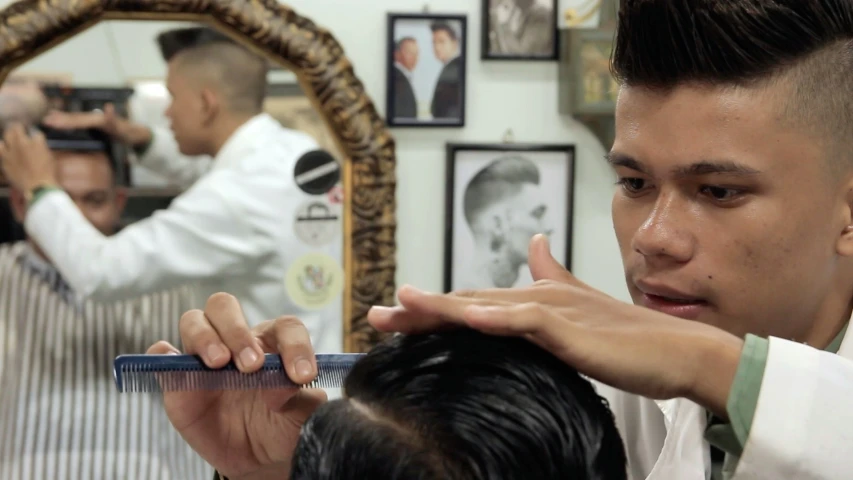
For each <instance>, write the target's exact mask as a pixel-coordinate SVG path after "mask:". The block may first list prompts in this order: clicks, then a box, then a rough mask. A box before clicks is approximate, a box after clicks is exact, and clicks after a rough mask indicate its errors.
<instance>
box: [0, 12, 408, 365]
mask: <svg viewBox="0 0 853 480" xmlns="http://www.w3.org/2000/svg"><path fill="white" fill-rule="evenodd" d="M103 20H159V21H194V22H204V23H207V24H210V25H212V26H214V27H216V28H218V29H220V30H221V31H223V32H224V33H226V34H228V35H230V36H232V37H233V38H235V39H236V40H238V41H240V42H241V43H242V44H243V45H245V46H246V47H248V48H250V49H252V50H253V51H255V52H258V53H261V54H264V55H265V56H267V57H269V58H270V59H272V60H275V61H277V62H279V63H281V64H282V66H284V67H285V68H288V69H290V70H292V71H293V72H294V73H295V74H296V77H297V78H298V80H299V84H300V86H301V87H302V90H303V91H304V92H305V93H306V95H307V96H308V97H309V98H310V99H311V101H312V102H313V104H314V106H315V108H317V109H318V111H320V112H321V114H322V116H323V118H324V120H325V122H326V124H327V125H328V127H329V129H330V130H331V131H332V132H334V134H335V139H336V142H337V143H338V146H339V148H340V150H341V152H343V153H344V155H345V156H346V158H345V160H344V162H343V186H344V211H345V212H346V214H345V215H344V228H343V231H344V270H345V272H346V282H345V288H344V302H343V304H344V308H343V310H344V312H343V324H344V325H343V329H344V350H345V351H349V352H362V351H366V350H367V349H369V348H370V347H371V346H372V345H374V344H375V343H376V342H377V341H379V340H380V338H381V335H379V334H378V333H377V332H376V331H375V330H374V329H373V328H372V327H370V325H369V324H368V323H367V320H366V316H367V311H368V309H369V308H370V306H372V305H393V303H394V293H395V284H394V274H395V270H396V263H395V257H396V243H395V233H396V219H395V208H396V201H395V189H396V175H395V163H396V161H395V158H396V157H395V146H394V140H393V138H392V137H391V134H390V133H389V131H388V130H387V128H386V125H385V122H384V121H383V119H382V118H381V117H380V116H379V114H378V113H377V111H376V108H375V107H374V104H373V101H372V100H371V99H370V97H369V96H368V95H367V93H366V92H365V89H364V86H363V85H362V83H361V81H360V80H359V79H358V77H356V75H355V73H354V71H353V67H352V63H351V62H350V60H349V59H348V58H347V57H346V55H345V54H344V51H343V49H342V48H341V45H340V44H339V43H338V42H337V40H335V38H334V37H333V36H332V35H331V33H329V32H328V31H327V30H325V29H323V28H322V27H319V26H318V25H316V24H315V23H314V22H312V21H311V20H309V19H307V18H305V17H302V16H300V15H299V14H297V13H296V12H295V11H293V9H291V8H290V7H288V6H285V5H282V4H280V3H278V1H277V0H21V1H18V2H16V3H12V4H10V5H8V6H7V7H6V8H5V9H3V10H2V11H0V81H2V80H4V79H5V78H6V76H7V75H8V74H9V73H10V72H11V71H12V70H13V69H15V68H16V67H18V66H19V65H21V64H23V63H25V62H26V61H28V60H30V59H31V58H33V57H35V56H37V55H39V54H41V53H42V52H44V51H46V50H48V49H50V48H52V47H54V46H56V45H58V44H60V43H62V42H64V41H65V40H68V39H69V38H71V37H73V36H75V35H77V34H79V33H80V32H82V31H84V30H86V29H87V28H89V27H91V26H93V25H95V24H97V23H98V22H100V21H103ZM151 48H156V47H155V46H154V45H153V44H152V46H151ZM282 313H283V314H285V313H288V312H282Z"/></svg>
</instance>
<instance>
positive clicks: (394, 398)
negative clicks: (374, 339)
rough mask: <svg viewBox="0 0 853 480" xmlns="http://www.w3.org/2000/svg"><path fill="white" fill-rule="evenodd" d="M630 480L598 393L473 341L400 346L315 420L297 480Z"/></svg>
mask: <svg viewBox="0 0 853 480" xmlns="http://www.w3.org/2000/svg"><path fill="white" fill-rule="evenodd" d="M367 478H377V479H378V478H381V479H387V480H395V479H407V480H416V479H417V480H457V479H458V480H463V479H465V480H480V479H482V480H491V479H495V478H500V479H502V480H513V479H525V480H526V479H532V478H535V479H541V480H550V479H554V480H557V479H559V480H568V479H571V480H586V479H601V480H605V479H607V480H611V479H613V480H615V479H619V480H622V479H625V478H627V477H626V459H625V452H624V449H623V445H622V440H621V438H620V436H619V434H618V432H617V430H616V426H615V424H614V420H613V417H612V414H611V412H610V410H609V409H608V407H607V404H606V403H605V401H604V400H603V399H602V398H601V397H599V396H598V395H597V394H596V392H595V390H594V389H593V387H592V385H591V384H590V383H589V382H588V381H587V380H585V379H584V378H582V377H581V376H580V375H578V373H577V372H576V371H575V370H574V369H572V368H571V367H569V366H567V365H566V364H564V363H563V362H561V361H560V360H558V359H557V358H555V357H553V356H552V355H550V354H549V353H547V352H546V351H544V350H541V349H540V348H538V347H537V346H535V345H533V344H531V343H530V342H528V341H526V340H523V339H518V338H507V337H496V336H488V335H484V334H481V333H478V332H474V331H471V330H456V331H449V332H442V333H435V334H430V335H417V336H396V337H393V338H391V339H389V340H388V341H387V342H385V343H384V344H382V345H379V346H377V347H376V348H374V349H373V350H372V351H371V352H370V353H369V354H367V355H366V356H365V357H364V358H363V359H362V360H361V361H359V362H358V363H357V364H356V365H355V366H354V367H353V370H352V371H351V373H350V374H349V376H348V377H347V380H346V384H345V387H344V398H343V399H340V400H335V401H332V402H329V403H327V404H325V405H323V406H322V407H320V409H318V410H317V411H316V412H315V413H314V415H313V416H312V417H311V418H310V419H309V420H308V422H307V423H306V424H305V426H304V427H303V430H302V436H301V438H300V441H299V444H298V446H297V447H296V452H295V454H294V465H293V471H292V474H291V479H292V480H307V479H311V480H326V479H328V480H333V479H334V480H346V479H353V480H355V479H358V480H363V479H367Z"/></svg>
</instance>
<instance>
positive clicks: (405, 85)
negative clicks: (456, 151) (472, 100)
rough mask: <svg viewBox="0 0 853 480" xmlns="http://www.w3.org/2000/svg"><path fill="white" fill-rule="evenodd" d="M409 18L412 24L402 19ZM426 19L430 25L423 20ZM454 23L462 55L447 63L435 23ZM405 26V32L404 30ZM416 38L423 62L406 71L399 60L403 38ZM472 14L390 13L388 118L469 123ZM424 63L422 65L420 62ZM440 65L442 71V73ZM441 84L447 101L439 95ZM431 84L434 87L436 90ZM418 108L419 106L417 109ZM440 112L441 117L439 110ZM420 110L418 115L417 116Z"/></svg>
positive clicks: (400, 123) (398, 123) (405, 122)
mask: <svg viewBox="0 0 853 480" xmlns="http://www.w3.org/2000/svg"><path fill="white" fill-rule="evenodd" d="M402 22H406V23H407V24H408V25H405V24H404V25H403V26H402V27H401V25H400V24H401V23H402ZM419 22H423V23H424V25H423V27H424V28H421V27H420V26H419V25H418V23H419ZM436 23H440V24H443V25H448V26H449V27H450V29H451V30H450V31H452V32H453V33H452V34H448V35H449V38H450V40H448V41H452V36H455V40H456V42H457V46H458V49H457V55H456V56H455V57H453V58H452V59H451V60H450V61H448V62H447V63H446V64H444V65H442V60H439V59H438V58H436V57H435V54H434V53H433V52H434V51H433V43H432V42H433V33H432V25H433V24H436ZM398 28H404V32H409V33H404V32H400V31H398ZM403 38H406V39H407V40H414V41H415V44H416V45H417V49H418V52H419V53H418V60H417V66H416V67H415V69H414V70H412V71H410V72H408V73H405V72H403V69H400V68H398V67H397V66H396V62H395V51H396V44H397V42H398V41H400V40H402V39H403ZM467 38H468V16H467V15H465V14H439V13H389V14H388V19H387V38H386V44H387V55H386V57H385V68H386V77H385V78H386V88H385V92H386V94H385V121H386V124H387V125H388V126H391V127H410V128H422V127H433V128H435V127H445V128H447V127H455V128H459V127H464V126H465V112H466V108H465V104H466V102H467V94H466V93H467V83H468V82H467V77H468V71H467V70H468V69H467V65H466V64H467V60H468V40H467ZM418 67H420V69H421V70H420V71H419V70H417V68H418ZM436 69H437V70H438V72H437V73H436ZM437 88H440V91H441V92H443V95H442V97H443V98H445V99H448V100H447V101H445V102H437V101H436V100H435V91H436V89H437ZM430 90H431V92H430ZM412 109H414V111H413V110H412ZM437 112H438V114H439V115H440V117H438V118H436V113H437ZM413 114H414V116H413Z"/></svg>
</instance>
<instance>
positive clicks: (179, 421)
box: [149, 0, 853, 480]
mask: <svg viewBox="0 0 853 480" xmlns="http://www.w3.org/2000/svg"><path fill="white" fill-rule="evenodd" d="M615 42H616V43H615V50H614V58H613V66H614V72H615V73H616V75H617V78H618V79H619V80H620V82H621V91H620V95H619V99H618V103H617V106H616V130H615V133H616V135H615V142H614V144H613V145H612V148H611V150H610V152H609V154H608V156H607V158H608V161H609V164H610V165H611V166H612V168H613V169H614V172H615V174H616V177H617V178H618V183H617V185H616V188H615V192H614V196H613V201H612V215H613V223H614V227H615V233H616V236H617V239H618V243H619V246H620V250H621V255H622V259H623V263H624V269H625V278H626V282H627V284H628V289H629V291H630V293H631V297H632V299H633V304H629V303H625V302H622V301H619V300H616V299H614V298H612V297H610V296H608V295H606V294H604V293H602V292H600V291H597V290H595V289H593V288H592V287H590V286H589V285H586V284H585V283H583V282H581V281H580V280H578V279H577V278H575V277H574V276H573V275H572V274H571V273H569V272H568V271H566V270H565V269H563V268H562V267H561V266H560V265H559V263H558V262H557V261H555V260H554V259H553V258H552V257H551V255H550V253H549V249H548V245H547V241H546V240H545V238H544V237H543V236H537V237H535V238H534V240H533V241H532V242H531V245H530V255H529V265H530V269H531V273H532V275H533V277H534V279H535V280H538V282H537V283H536V284H535V285H533V286H530V287H526V288H515V289H491V290H481V291H468V292H455V293H450V294H431V293H426V292H422V291H419V290H417V289H414V288H412V287H403V288H401V289H400V291H399V293H398V298H399V301H400V305H399V306H396V307H374V308H373V309H372V310H371V312H370V314H369V319H370V321H371V323H372V324H373V325H374V326H375V327H377V328H378V329H380V330H383V331H399V332H417V331H429V330H431V329H434V328H438V327H440V326H446V324H447V323H448V322H456V323H460V324H466V325H468V326H470V327H473V328H477V329H480V330H482V331H485V332H488V333H493V334H496V335H522V336H524V337H525V338H527V339H529V340H530V341H532V342H535V343H536V344H538V345H540V346H541V347H542V348H545V349H548V350H549V351H551V352H552V353H554V354H555V355H556V356H558V357H559V358H560V359H562V360H563V361H565V362H567V363H568V364H570V365H572V366H574V367H576V368H577V369H578V370H579V371H580V372H581V373H583V374H585V375H588V376H589V377H592V378H593V379H595V380H597V381H598V382H600V385H601V387H600V388H601V392H602V393H604V394H605V395H606V396H607V397H609V399H610V405H611V408H612V410H613V412H614V413H615V416H616V419H617V424H618V426H619V428H620V433H621V434H622V437H623V439H624V442H625V446H626V448H627V451H628V457H629V458H628V460H629V474H630V477H631V478H632V479H633V480H642V479H647V480H704V479H708V478H713V479H714V480H717V479H726V480H728V479H731V480H750V479H760V480H781V479H786V480H787V479H797V480H806V479H815V480H816V479H838V480H843V479H849V478H851V476H853V455H851V452H853V433H851V432H853V333H849V329H848V323H849V321H850V317H851V311H853V2H850V1H849V0H738V1H720V0H623V1H622V2H621V4H620V11H619V21H618V27H617V35H616V41H615ZM184 321H185V322H186V323H187V324H188V325H200V326H204V325H209V324H210V323H211V322H212V323H213V324H214V325H216V327H217V329H222V328H234V329H236V330H245V331H248V327H247V326H246V324H245V320H244V319H243V318H242V315H241V314H240V310H239V306H237V305H236V302H234V301H233V299H232V301H231V302H230V303H228V304H225V303H223V304H220V305H216V306H211V308H209V309H208V310H207V311H206V312H205V313H204V314H200V313H198V314H195V315H193V316H188V317H187V318H186V319H185V320H184ZM208 328H209V327H208ZM252 333H253V334H254V335H257V336H260V337H262V338H279V339H280V340H279V344H281V343H282V340H281V339H284V338H287V339H289V342H288V346H287V348H286V349H284V350H282V351H281V353H282V355H283V357H284V359H285V363H290V364H293V363H294V362H295V360H296V359H297V358H304V357H305V356H306V355H308V352H310V351H311V346H310V345H309V344H308V341H307V335H305V334H304V333H303V332H301V331H299V330H298V329H295V328H294V320H292V319H291V320H290V321H288V322H278V323H276V322H271V323H268V324H266V325H264V326H263V327H262V328H256V329H255V330H253V332H252ZM222 341H223V340H221V339H215V338H213V339H212V338H208V337H204V336H202V335H195V334H188V335H185V336H184V337H183V343H184V345H185V348H186V349H187V351H203V350H204V348H206V346H207V345H208V344H210V343H215V344H221V342H222ZM240 348H242V345H234V346H232V347H231V351H232V352H234V353H233V354H236V352H238V351H239V349H240ZM174 350H175V349H174V347H169V346H168V345H164V344H162V343H161V344H157V345H155V346H153V347H152V348H151V349H150V350H149V351H150V352H151V353H166V352H169V351H174ZM259 366H260V365H259V364H256V365H253V366H252V367H251V368H249V369H247V371H253V370H256V369H257V368H259ZM288 372H289V374H290V375H291V377H292V378H294V380H296V381H299V382H307V381H309V380H311V378H312V375H313V373H312V375H308V376H301V375H300V374H299V373H298V372H296V371H295V370H293V369H288ZM229 395H231V396H230V397H229V402H228V403H227V406H228V408H229V409H231V410H229V412H228V413H229V414H228V415H226V414H225V412H224V411H223V412H216V411H214V412H210V411H208V412H207V415H209V416H210V417H216V418H220V420H218V422H214V424H208V425H207V429H208V430H206V431H205V434H206V435H205V438H204V439H199V438H193V437H192V436H191V435H190V434H192V433H193V432H192V431H191V429H190V428H187V427H185V425H186V424H187V423H188V421H189V420H190V419H192V418H193V416H192V415H191V414H188V413H186V411H187V410H189V409H187V408H186V406H187V405H192V404H197V405H205V406H206V405H209V403H205V399H204V398H203V397H202V396H200V395H194V394H174V395H169V396H167V397H166V399H165V400H166V407H167V413H169V415H170V418H171V420H172V423H173V425H175V426H176V428H178V429H179V430H181V431H182V433H183V434H184V438H185V439H187V440H188V441H190V443H191V444H193V445H195V446H196V447H198V448H202V449H203V450H204V451H200V453H201V454H202V456H204V457H205V458H207V459H208V461H210V462H211V463H213V464H214V466H215V467H216V468H217V470H218V471H219V472H220V473H222V474H224V475H226V476H228V477H229V478H230V479H231V480H239V479H240V478H254V479H258V478H283V477H282V474H283V473H286V471H287V468H288V457H287V454H288V452H290V451H292V449H291V447H292V442H293V440H292V439H293V438H295V437H297V436H298V425H299V424H300V422H301V421H302V420H304V419H305V418H306V417H307V416H308V415H310V409H311V408H314V407H316V403H317V402H315V403H314V404H308V403H307V402H305V401H304V398H300V396H298V395H297V396H296V397H294V400H293V401H291V402H290V403H287V404H285V403H283V402H284V401H285V400H287V399H286V398H281V397H280V398H278V402H276V403H275V404H274V406H275V410H272V411H268V412H267V413H266V414H265V415H260V414H255V415H257V416H256V419H255V420H253V418H252V412H255V411H257V410H258V409H259V408H260V407H259V405H260V404H259V403H258V401H257V396H252V395H247V394H240V393H236V392H235V393H229ZM300 401H301V403H300ZM238 406H239V407H238ZM217 408H223V409H224V408H225V407H217ZM220 414H221V415H220ZM270 418H272V419H273V420H274V421H272V422H271V421H266V420H268V419H270ZM262 420H263V421H262ZM234 422H237V423H238V425H239V431H241V432H243V433H244V434H245V437H244V438H242V439H241V442H242V443H245V444H246V445H251V446H252V447H253V448H254V450H247V449H243V450H241V451H242V452H244V454H243V455H240V456H239V458H237V457H233V458H230V459H227V460H224V459H222V458H221V457H218V456H217V455H215V453H216V452H217V450H216V449H217V448H222V447H221V446H219V447H217V446H216V445H213V444H211V443H210V442H205V441H204V440H205V439H207V438H216V437H217V436H220V437H221V436H222V435H221V433H222V432H227V431H228V429H229V428H234ZM276 432H277V433H276ZM285 439H291V440H290V441H291V443H290V444H287V445H286V447H287V449H285V445H284V443H286V442H285ZM273 443H276V452H278V455H277V456H276V458H275V459H274V461H275V462H276V463H272V462H273V460H271V459H269V458H267V457H261V456H257V455H254V456H253V455H252V452H264V451H269V449H270V448H272V446H273ZM260 447H264V448H260ZM229 448H230V450H229V451H235V450H234V444H229ZM712 451H718V452H722V453H721V454H712ZM247 452H248V453H247ZM715 459H719V461H718V462H715V461H714V460H715ZM715 463H717V465H715ZM276 469H277V471H276V473H277V474H278V476H277V477H276V476H273V475H272V473H273V470H276ZM263 472H268V476H263V475H262V473H263ZM253 474H254V475H255V476H252V475H253Z"/></svg>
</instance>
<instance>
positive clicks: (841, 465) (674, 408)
mask: <svg viewBox="0 0 853 480" xmlns="http://www.w3.org/2000/svg"><path fill="white" fill-rule="evenodd" d="M596 386H597V388H598V389H599V393H600V394H601V395H603V396H604V397H605V398H607V399H608V401H610V406H611V408H612V409H613V413H614V415H615V417H616V423H617V426H618V427H619V430H620V433H621V434H622V436H623V440H624V442H625V446H626V449H627V453H628V463H629V478H630V479H631V480H643V479H646V480H703V479H706V478H708V477H709V476H710V472H711V460H710V454H709V445H708V443H707V442H706V441H705V439H704V432H705V427H706V421H707V417H706V413H705V410H704V409H703V408H701V407H699V406H698V405H696V404H695V403H693V402H690V401H688V400H685V399H674V400H667V401H653V400H649V399H645V398H642V397H638V396H636V395H630V394H627V393H625V392H621V391H618V390H615V389H613V388H610V387H608V386H606V385H601V384H597V385H596ZM850 478H853V329H848V330H847V333H846V334H845V336H844V339H843V341H842V343H841V348H840V349H839V351H838V353H837V354H832V353H829V352H824V351H821V350H817V349H815V348H811V347H808V346H806V345H802V344H799V343H795V342H790V341H787V340H782V339H779V338H771V339H770V349H769V352H768V358H767V366H766V368H765V371H764V378H763V380H762V383H761V393H760V395H759V398H758V405H757V407H756V411H755V418H754V420H753V424H752V427H751V429H750V433H749V437H748V439H747V443H746V445H745V446H744V450H743V455H742V456H741V457H740V460H739V462H738V466H737V470H736V471H735V474H734V476H733V477H732V480H782V479H785V480H787V479H791V480H794V479H796V480H818V479H821V480H834V479H839V480H846V479H850Z"/></svg>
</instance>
